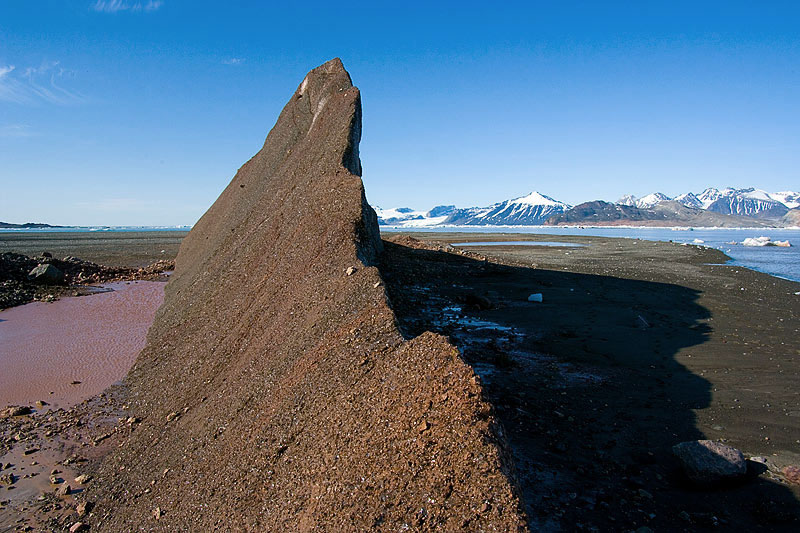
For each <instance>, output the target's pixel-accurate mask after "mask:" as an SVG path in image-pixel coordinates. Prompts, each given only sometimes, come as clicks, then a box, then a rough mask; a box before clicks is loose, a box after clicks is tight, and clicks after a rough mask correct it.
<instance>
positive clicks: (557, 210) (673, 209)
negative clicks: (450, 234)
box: [375, 187, 800, 228]
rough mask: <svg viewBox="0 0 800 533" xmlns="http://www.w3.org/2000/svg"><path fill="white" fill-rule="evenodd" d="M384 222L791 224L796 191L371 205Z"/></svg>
mask: <svg viewBox="0 0 800 533" xmlns="http://www.w3.org/2000/svg"><path fill="white" fill-rule="evenodd" d="M375 211H376V213H377V215H378V222H379V223H380V224H381V225H384V226H397V227H408V228H412V227H430V226H439V225H447V226H450V225H452V226H538V225H582V224H583V225H647V226H701V227H742V226H794V225H797V223H798V220H800V193H798V192H794V191H782V192H775V193H769V192H766V191H763V190H760V189H755V188H747V189H734V188H731V187H728V188H725V189H716V188H707V189H705V190H704V191H702V192H700V193H697V194H695V193H693V192H687V193H684V194H681V195H678V196H676V197H674V198H670V197H669V196H667V195H665V194H663V193H661V192H654V193H652V194H648V195H647V196H643V197H641V198H637V197H635V196H633V195H626V196H623V197H622V198H620V199H619V200H618V201H617V202H615V203H610V202H603V201H599V200H597V201H592V202H585V203H582V204H579V205H577V206H571V205H569V204H567V203H565V202H561V201H558V200H555V199H553V198H551V197H549V196H546V195H544V194H541V193H538V192H532V193H530V194H528V195H527V196H521V197H519V198H513V199H510V200H505V201H503V202H498V203H496V204H492V205H490V206H487V207H467V208H457V207H456V206H454V205H440V206H436V207H434V208H433V209H431V210H429V211H416V210H413V209H410V208H404V207H399V208H392V209H382V208H380V207H375Z"/></svg>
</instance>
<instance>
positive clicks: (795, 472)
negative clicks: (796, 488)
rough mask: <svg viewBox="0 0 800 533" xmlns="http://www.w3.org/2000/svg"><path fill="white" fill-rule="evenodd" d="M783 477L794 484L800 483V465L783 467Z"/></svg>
mask: <svg viewBox="0 0 800 533" xmlns="http://www.w3.org/2000/svg"><path fill="white" fill-rule="evenodd" d="M783 477H785V478H786V481H788V482H789V483H791V484H792V485H800V466H794V465H792V466H787V467H786V468H784V469H783Z"/></svg>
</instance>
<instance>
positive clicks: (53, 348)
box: [0, 281, 165, 407]
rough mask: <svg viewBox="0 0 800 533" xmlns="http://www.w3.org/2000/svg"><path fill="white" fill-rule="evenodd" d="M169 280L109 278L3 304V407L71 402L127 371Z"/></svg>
mask: <svg viewBox="0 0 800 533" xmlns="http://www.w3.org/2000/svg"><path fill="white" fill-rule="evenodd" d="M164 285H165V284H164V283H163V282H158V281H131V282H117V283H109V284H105V285H104V286H103V287H105V288H106V289H108V292H102V293H98V294H93V295H89V296H82V297H72V298H62V299H60V300H58V301H55V302H51V303H44V302H33V303H30V304H27V305H23V306H20V307H14V308H11V309H6V310H5V311H0V406H5V405H31V404H33V403H34V402H35V401H37V400H44V401H46V402H48V403H50V404H51V405H53V406H56V407H68V406H72V405H74V404H76V403H79V402H81V401H83V400H86V399H87V398H90V397H91V396H94V395H96V394H99V393H100V392H102V391H103V390H104V389H106V388H107V387H109V386H110V385H111V384H112V383H114V382H115V381H118V380H120V379H122V378H123V377H125V374H127V372H128V369H130V367H131V365H132V364H133V362H134V361H135V360H136V356H137V355H139V352H140V351H141V350H142V348H143V347H144V344H145V338H146V335H147V330H148V328H149V327H150V324H151V323H152V322H153V316H155V313H156V310H157V309H158V307H159V306H160V305H161V302H162V301H163V300H164ZM74 382H79V383H74Z"/></svg>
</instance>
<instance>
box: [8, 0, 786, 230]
mask: <svg viewBox="0 0 800 533" xmlns="http://www.w3.org/2000/svg"><path fill="white" fill-rule="evenodd" d="M761 4H762V3H757V2H752V3H738V2H719V3H713V2H703V3H701V2H664V3H661V4H658V3H655V2H619V3H610V2H604V3H602V5H601V3H599V2H520V3H516V2H502V3H489V2H452V3H449V2H441V3H437V4H436V5H429V3H418V4H415V3H413V2H405V3H391V4H389V3H387V4H383V3H378V2H368V3H364V4H361V5H359V3H357V2H354V1H351V2H336V3H332V2H324V3H315V2H303V3H302V4H299V5H297V6H292V5H288V3H285V2H284V3H275V4H274V5H269V3H262V2H258V3H256V2H253V3H248V2H203V1H191V2H190V1H178V0H161V1H158V0H99V1H98V0H71V1H66V0H50V1H37V0H4V1H3V2H2V3H0V220H4V221H9V222H26V221H44V222H49V223H54V224H85V225H91V224H118V225H133V224H146V225H161V224H164V225H173V224H191V223H193V222H194V221H195V220H196V219H197V218H198V217H199V216H200V215H201V214H202V213H203V212H204V211H205V210H206V209H207V207H208V206H209V205H210V204H211V203H212V202H213V201H214V199H215V198H216V197H217V195H218V194H219V192H220V191H221V190H222V189H223V188H224V187H225V185H227V183H228V182H229V181H230V179H231V178H232V177H233V175H234V173H235V172H236V169H237V168H238V167H239V166H240V165H241V164H243V163H244V162H245V161H246V160H247V159H248V158H249V157H251V156H252V155H253V154H254V153H255V152H256V151H257V150H258V149H259V148H260V147H261V145H262V143H263V141H264V138H265V137H266V134H267V132H268V131H269V129H270V128H271V127H272V125H273V124H274V122H275V119H276V118H277V116H278V113H279V112H280V110H281V108H282V107H283V105H284V104H285V103H286V101H287V100H288V98H289V96H290V95H291V94H292V92H293V91H294V89H295V88H296V87H297V85H298V84H299V82H300V81H301V80H302V78H303V76H304V75H305V73H306V72H307V71H308V70H310V69H311V68H313V67H315V66H317V65H318V64H320V63H323V62H324V61H326V60H328V59H330V58H332V57H336V56H339V57H341V58H342V59H343V61H344V63H345V66H346V67H347V69H348V70H349V71H350V73H351V75H352V77H353V80H354V82H355V84H356V85H358V86H359V88H360V89H361V91H362V96H363V106H364V135H363V139H362V145H361V155H362V162H363V167H364V182H365V185H366V188H367V197H368V199H369V200H370V202H371V203H373V204H377V205H380V206H383V207H392V206H400V205H403V206H410V207H414V208H418V209H425V208H429V207H431V206H433V205H436V204H442V203H454V204H456V205H459V206H472V205H488V204H490V203H493V202H496V201H500V200H503V199H506V198H510V197H516V196H522V195H524V194H527V193H528V192H530V191H532V190H538V191H540V192H542V193H544V194H547V195H549V196H552V197H554V198H557V199H560V200H563V201H566V202H569V203H579V202H582V201H586V200H592V199H606V200H615V199H617V198H619V197H620V196H621V195H622V194H626V193H632V194H636V195H639V196H641V195H644V194H647V193H649V192H653V191H656V190H658V191H662V192H664V193H666V194H668V195H676V194H679V193H682V192H685V191H689V190H691V191H700V190H702V189H703V188H704V187H706V186H716V187H724V186H728V185H730V186H735V187H745V186H755V187H760V188H764V189H767V190H771V191H777V190H786V189H795V190H796V189H799V188H800V179H799V178H800V176H799V174H798V168H800V7H798V6H800V4H797V3H795V2H786V3H770V4H769V6H764V5H761Z"/></svg>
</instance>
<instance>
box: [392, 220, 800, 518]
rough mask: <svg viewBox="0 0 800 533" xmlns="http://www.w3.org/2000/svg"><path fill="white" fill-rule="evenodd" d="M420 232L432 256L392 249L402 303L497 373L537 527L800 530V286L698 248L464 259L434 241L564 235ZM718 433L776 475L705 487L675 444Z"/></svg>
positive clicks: (412, 326)
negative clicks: (792, 481)
mask: <svg viewBox="0 0 800 533" xmlns="http://www.w3.org/2000/svg"><path fill="white" fill-rule="evenodd" d="M387 237H388V235H384V238H387ZM413 237H414V238H416V239H420V240H421V241H424V242H425V243H426V246H427V247H428V248H429V247H430V246H431V245H433V246H434V249H433V250H431V249H424V247H423V248H421V249H413V248H414V247H415V246H414V245H413V243H410V242H407V241H406V240H405V239H404V237H403V236H402V235H396V236H395V237H393V239H395V240H399V244H401V245H406V246H388V247H387V252H386V254H385V257H386V260H385V263H384V270H385V274H384V275H385V277H386V279H387V286H388V287H389V289H390V295H391V297H392V301H393V305H394V306H395V307H396V308H397V310H398V316H399V317H400V319H401V320H402V321H403V322H404V327H405V331H406V333H407V334H408V335H414V334H417V333H418V332H419V331H420V330H423V329H433V330H434V331H438V332H440V333H443V334H445V335H448V336H450V337H451V338H452V339H454V341H455V343H456V344H457V345H459V347H460V348H461V350H462V352H463V353H464V357H465V359H466V360H467V361H468V362H469V363H470V364H472V365H473V367H474V368H476V370H477V371H478V372H479V373H480V374H481V375H482V377H483V378H484V385H485V390H486V391H487V394H488V395H489V397H490V398H489V400H490V401H491V402H492V404H493V405H494V406H495V408H496V409H497V413H498V418H499V419H500V420H501V421H502V422H503V424H504V427H505V429H506V432H507V435H508V439H509V442H510V443H511V447H512V450H513V452H514V457H515V463H516V467H517V473H518V475H519V476H520V481H521V485H522V488H523V492H524V500H525V504H526V507H527V512H528V514H529V519H530V520H531V524H532V525H533V526H534V529H535V528H537V527H541V528H545V529H547V528H551V527H552V528H558V527H566V528H567V529H572V528H574V527H575V525H576V524H580V525H581V526H582V527H584V528H588V529H592V528H598V529H599V530H615V529H617V528H620V527H623V528H632V529H635V528H636V527H640V526H643V525H646V526H648V527H651V528H653V529H655V530H656V531H658V530H660V529H661V530H663V529H665V528H666V529H668V530H682V529H683V530H693V529H695V528H698V527H705V526H709V527H710V526H713V525H715V524H717V525H721V526H724V527H726V528H727V529H736V530H747V529H750V530H753V529H765V530H774V529H780V528H785V529H786V530H791V529H792V528H794V527H796V520H797V517H798V509H800V508H799V507H798V504H797V502H798V494H800V493H799V492H798V490H797V487H796V486H791V485H787V484H785V483H784V480H782V479H781V476H780V475H779V472H780V471H781V470H782V469H783V468H784V467H785V466H787V465H796V464H798V463H800V397H798V395H797V391H796V383H797V379H798V375H799V374H800V342H799V341H798V333H800V331H799V328H800V297H799V296H797V295H795V294H794V293H795V292H797V291H798V290H800V284H798V283H795V282H791V281H786V280H782V279H778V278H774V277H771V276H768V275H765V274H761V273H758V272H754V271H751V270H748V269H744V268H741V267H733V266H726V265H721V264H720V263H723V262H724V261H725V260H726V257H725V256H724V254H722V253H721V252H720V251H718V250H714V249H707V248H703V247H697V246H680V245H678V244H672V243H662V242H649V241H640V240H630V239H612V238H602V237H567V236H559V237H558V240H559V241H564V242H567V243H575V244H582V245H584V246H581V247H567V246H565V247H550V246H538V247H537V246H507V247H505V246H486V247H479V246H470V247H469V248H468V251H459V250H456V253H457V254H465V255H461V259H460V260H456V259H454V256H453V253H452V251H451V253H442V252H441V251H436V248H435V247H437V246H438V247H439V249H441V250H447V244H448V243H453V242H474V241H480V240H483V241H529V240H533V241H535V240H540V241H552V240H553V237H552V236H546V235H543V236H535V235H511V234H494V235H493V234H480V235H476V234H471V235H464V234H457V233H453V234H443V233H435V234H433V233H431V234H419V233H416V234H413ZM409 244H411V247H409V246H408V245H409ZM462 250H467V249H462ZM403 265H405V266H403ZM534 293H539V294H541V295H542V302H541V303H533V302H528V301H527V298H528V296H530V295H531V294H534ZM476 297H477V298H476ZM442 310H444V311H442ZM702 438H707V439H712V440H723V441H725V442H726V443H728V444H730V445H732V446H735V447H737V448H739V449H741V450H742V451H744V452H745V454H746V455H747V456H748V457H755V458H756V460H757V461H762V462H765V463H766V465H767V466H766V467H764V466H763V465H751V466H752V468H753V469H754V470H755V471H756V472H757V471H761V470H766V471H764V472H763V473H761V474H760V475H759V476H758V477H757V478H756V479H754V480H751V481H750V482H747V483H743V484H741V485H738V486H735V487H726V488H725V489H724V490H711V491H697V490H695V489H694V488H692V487H690V486H689V485H688V484H687V483H686V480H685V479H684V478H683V477H682V475H681V472H680V471H679V468H678V466H677V464H676V462H675V460H674V458H673V457H672V454H671V446H672V445H674V444H676V443H678V442H681V441H686V440H694V439H702ZM756 472H753V474H755V473H756ZM642 490H643V491H644V492H641V491H642ZM579 529H580V528H579Z"/></svg>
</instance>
